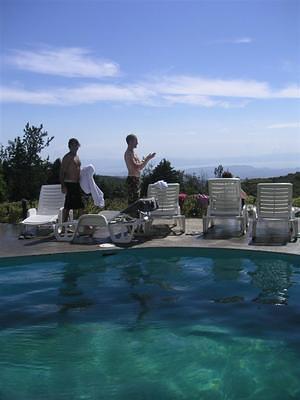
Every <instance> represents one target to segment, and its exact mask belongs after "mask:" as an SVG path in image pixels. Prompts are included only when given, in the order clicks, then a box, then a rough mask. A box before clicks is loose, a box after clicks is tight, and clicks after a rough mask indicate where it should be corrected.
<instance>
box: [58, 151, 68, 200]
mask: <svg viewBox="0 0 300 400" xmlns="http://www.w3.org/2000/svg"><path fill="white" fill-rule="evenodd" d="M65 171H66V158H65V157H64V158H63V159H62V162H61V166H60V171H59V180H60V183H61V191H62V192H63V193H65V192H66V187H65V183H64V182H65V180H64V178H65Z"/></svg>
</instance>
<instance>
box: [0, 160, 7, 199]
mask: <svg viewBox="0 0 300 400" xmlns="http://www.w3.org/2000/svg"><path fill="white" fill-rule="evenodd" d="M6 199H7V185H6V182H5V180H4V173H3V168H2V165H1V164H0V203H1V202H3V201H5V200H6Z"/></svg>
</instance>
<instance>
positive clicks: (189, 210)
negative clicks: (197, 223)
mask: <svg viewBox="0 0 300 400" xmlns="http://www.w3.org/2000/svg"><path fill="white" fill-rule="evenodd" d="M206 209H207V207H204V206H203V205H201V203H200V202H199V200H198V199H197V197H196V196H188V197H187V198H186V200H185V201H184V203H183V206H182V210H181V212H182V214H183V215H185V216H186V217H187V218H201V217H202V215H203V214H205V212H206Z"/></svg>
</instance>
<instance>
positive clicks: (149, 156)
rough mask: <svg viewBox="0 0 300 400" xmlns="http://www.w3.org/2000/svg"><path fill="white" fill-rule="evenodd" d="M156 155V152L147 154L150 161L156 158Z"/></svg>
mask: <svg viewBox="0 0 300 400" xmlns="http://www.w3.org/2000/svg"><path fill="white" fill-rule="evenodd" d="M155 156H156V153H149V154H148V155H147V157H146V159H147V160H148V161H149V160H151V159H152V158H154V157H155Z"/></svg>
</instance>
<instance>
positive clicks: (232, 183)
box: [208, 178, 242, 216]
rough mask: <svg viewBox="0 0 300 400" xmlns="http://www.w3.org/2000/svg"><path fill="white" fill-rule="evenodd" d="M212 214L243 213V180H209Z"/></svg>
mask: <svg viewBox="0 0 300 400" xmlns="http://www.w3.org/2000/svg"><path fill="white" fill-rule="evenodd" d="M208 192H209V205H210V213H211V215H220V216H222V215H224V216H226V215H239V214H240V213H241V208H242V203H241V181H240V179H239V178H212V179H209V180H208Z"/></svg>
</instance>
